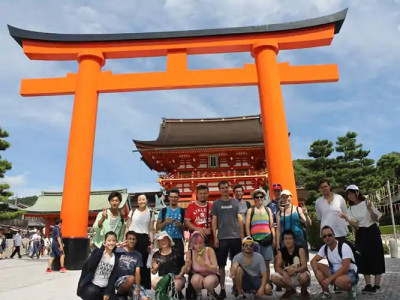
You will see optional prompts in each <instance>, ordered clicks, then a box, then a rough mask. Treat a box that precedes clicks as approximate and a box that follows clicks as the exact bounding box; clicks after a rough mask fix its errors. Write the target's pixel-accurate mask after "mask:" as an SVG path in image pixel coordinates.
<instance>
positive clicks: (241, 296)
mask: <svg viewBox="0 0 400 300" xmlns="http://www.w3.org/2000/svg"><path fill="white" fill-rule="evenodd" d="M236 299H246V296H245V295H243V294H240V295H239V294H238V295H237V296H236Z"/></svg>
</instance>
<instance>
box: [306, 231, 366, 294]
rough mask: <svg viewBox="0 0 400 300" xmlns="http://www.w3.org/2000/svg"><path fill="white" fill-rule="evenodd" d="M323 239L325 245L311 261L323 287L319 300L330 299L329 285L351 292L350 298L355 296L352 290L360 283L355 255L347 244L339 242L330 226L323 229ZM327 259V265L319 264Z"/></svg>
mask: <svg viewBox="0 0 400 300" xmlns="http://www.w3.org/2000/svg"><path fill="white" fill-rule="evenodd" d="M321 237H322V240H323V241H324V243H325V245H323V246H322V247H321V249H319V251H318V254H317V255H315V256H314V258H313V259H312V260H311V267H312V269H313V271H314V274H315V277H316V278H317V280H318V282H319V284H320V285H321V287H322V293H321V294H320V296H319V299H330V298H331V294H330V292H329V285H330V284H334V285H336V286H337V287H338V288H339V289H341V290H343V291H349V296H350V297H349V298H350V299H351V298H352V297H353V296H354V295H353V292H352V288H353V287H354V288H356V286H357V282H358V274H357V266H356V264H355V263H354V254H353V251H352V250H351V248H350V246H349V245H347V244H346V243H342V242H338V241H337V240H336V239H335V233H334V232H333V229H332V228H331V227H329V226H324V227H322V230H321ZM323 258H326V259H327V260H328V263H329V267H328V266H327V265H324V264H321V263H318V262H319V261H320V260H321V259H323Z"/></svg>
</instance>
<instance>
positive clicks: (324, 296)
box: [315, 291, 332, 300]
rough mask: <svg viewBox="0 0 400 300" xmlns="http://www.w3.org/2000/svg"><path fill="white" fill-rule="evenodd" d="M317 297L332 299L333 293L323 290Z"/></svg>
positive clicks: (320, 299)
mask: <svg viewBox="0 0 400 300" xmlns="http://www.w3.org/2000/svg"><path fill="white" fill-rule="evenodd" d="M315 299H318V300H324V299H332V295H331V293H329V292H325V291H323V292H322V293H321V294H319V295H318V296H317V298H315Z"/></svg>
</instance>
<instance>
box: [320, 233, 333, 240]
mask: <svg viewBox="0 0 400 300" xmlns="http://www.w3.org/2000/svg"><path fill="white" fill-rule="evenodd" d="M321 237H322V238H323V239H326V238H327V237H333V234H332V233H328V234H324V235H323V236H321Z"/></svg>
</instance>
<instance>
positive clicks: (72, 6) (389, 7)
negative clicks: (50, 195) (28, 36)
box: [0, 0, 400, 197]
mask: <svg viewBox="0 0 400 300" xmlns="http://www.w3.org/2000/svg"><path fill="white" fill-rule="evenodd" d="M346 7H349V12H348V15H347V18H346V20H345V22H344V25H343V27H342V30H341V32H340V33H339V34H338V35H336V36H335V38H334V40H333V43H332V45H331V46H329V47H322V48H314V49H305V50H292V51H281V52H280V53H279V55H278V60H279V61H281V62H284V61H289V62H290V63H291V65H302V64H323V63H337V64H338V66H339V72H340V80H339V82H338V83H327V84H308V85H286V86H282V91H283V97H284V102H285V109H286V118H287V121H288V127H289V131H290V132H291V149H292V156H293V158H294V159H295V158H306V157H307V151H308V149H309V145H310V144H311V143H312V142H313V141H314V140H316V139H330V140H332V141H335V140H336V137H337V136H342V135H344V134H345V133H346V132H347V131H356V132H358V133H359V139H358V140H359V142H361V143H362V144H363V145H364V148H365V149H369V150H371V153H370V156H371V157H372V158H374V159H379V157H380V156H381V155H383V154H386V153H389V152H391V151H399V140H400V139H399V138H400V122H399V119H400V103H399V100H400V99H399V94H400V93H399V91H400V75H399V74H400V55H399V53H400V1H399V0H396V1H394V0H393V1H392V0H386V1H373V0H353V1H351V2H350V1H329V0H325V1H320V0H296V1H288V0H287V1H285V0H280V1H266V0H263V1H250V0H237V1H232V0H230V1H229V0H226V1H225V0H224V1H222V0H219V1H210V0H207V1H189V0H180V1H178V0H172V1H169V0H164V1H156V0H149V1H142V0H137V1H99V0H96V1H18V0H3V1H1V3H0V45H1V46H0V51H1V52H0V53H1V56H0V90H1V98H0V126H1V127H2V128H3V129H5V130H7V131H8V132H9V133H10V137H9V139H8V141H9V142H10V143H11V145H12V146H11V147H10V148H9V149H8V150H7V151H6V152H3V153H1V155H2V156H3V157H4V158H6V159H8V160H9V161H11V162H12V164H13V169H12V170H11V171H8V172H7V175H6V177H5V178H4V180H5V181H6V182H8V183H10V184H11V186H12V191H13V192H14V193H15V194H16V195H17V196H19V197H20V196H27V195H37V194H39V193H40V192H41V191H43V190H46V191H60V190H62V187H63V182H64V171H65V157H66V152H67V146H68V138H69V126H70V119H71V111H72V105H73V96H50V97H34V98H23V97H21V96H20V95H19V87H20V82H21V79H22V78H46V77H56V76H65V74H66V73H67V72H76V71H77V63H76V62H49V61H30V60H29V59H28V58H27V57H26V56H25V55H24V54H23V52H22V49H21V48H20V46H19V45H18V44H17V43H16V42H15V41H14V40H13V39H12V38H11V37H10V36H9V34H8V30H7V27H6V24H10V25H13V26H16V27H19V28H23V29H28V30H35V31H43V32H56V33H121V32H147V31H170V30H189V29H206V28H221V27H236V26H249V25H263V24H273V23H281V22H288V21H296V20H302V19H307V18H313V17H319V16H323V15H328V14H331V13H335V12H337V11H339V10H341V9H343V8H346ZM251 62H253V59H252V58H251V56H250V55H249V54H247V53H246V54H226V55H224V54H221V55H206V56H197V57H190V58H189V67H190V68H214V67H218V68H228V67H241V66H242V65H243V64H244V63H251ZM103 70H112V71H113V73H127V72H145V71H151V70H165V60H164V59H163V58H146V59H132V60H108V61H107V63H106V65H105V66H104V68H103ZM258 113H259V100H258V91H257V88H256V87H235V88H213V89H193V90H175V91H157V92H138V93H120V94H102V95H100V99H99V109H98V116H97V131H96V142H95V151H94V161H93V176H92V190H99V189H111V188H128V190H129V191H131V192H134V191H149V190H155V189H158V188H159V186H158V184H157V183H156V179H157V174H156V172H152V171H150V170H149V169H148V168H147V166H146V165H145V164H144V163H142V162H141V161H140V156H139V154H137V153H136V154H134V153H132V150H134V145H133V143H132V139H142V140H153V139H155V138H156V137H157V135H158V132H159V125H160V122H161V118H162V117H167V118H203V117H204V118H206V117H229V116H239V115H251V114H258Z"/></svg>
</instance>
